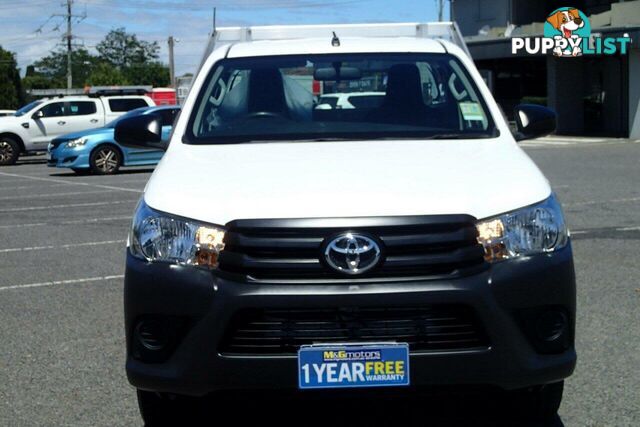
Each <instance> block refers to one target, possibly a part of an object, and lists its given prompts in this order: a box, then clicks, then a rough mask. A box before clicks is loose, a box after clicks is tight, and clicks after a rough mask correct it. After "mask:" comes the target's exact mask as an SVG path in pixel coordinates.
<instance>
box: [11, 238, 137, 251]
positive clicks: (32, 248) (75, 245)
mask: <svg viewBox="0 0 640 427" xmlns="http://www.w3.org/2000/svg"><path fill="white" fill-rule="evenodd" d="M125 242H126V240H105V241H102V242H85V243H68V244H66V245H58V246H55V245H51V246H30V247H26V248H8V249H0V254H6V253H9V252H26V251H44V250H50V249H69V248H80V247H83V246H102V245H113V244H116V243H125Z"/></svg>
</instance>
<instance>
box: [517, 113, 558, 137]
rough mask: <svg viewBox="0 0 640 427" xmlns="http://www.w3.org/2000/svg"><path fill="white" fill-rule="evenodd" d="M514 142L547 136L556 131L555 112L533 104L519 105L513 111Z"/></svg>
mask: <svg viewBox="0 0 640 427" xmlns="http://www.w3.org/2000/svg"><path fill="white" fill-rule="evenodd" d="M514 112H515V118H516V128H517V131H516V133H515V135H514V137H515V138H516V141H522V140H525V139H532V138H538V137H540V136H545V135H549V134H550V133H552V132H553V131H555V130H556V113H555V111H553V110H551V109H549V108H547V107H543V106H541V105H535V104H520V105H518V106H516V108H515V110H514Z"/></svg>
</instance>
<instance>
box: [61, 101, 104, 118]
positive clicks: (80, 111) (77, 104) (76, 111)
mask: <svg viewBox="0 0 640 427" xmlns="http://www.w3.org/2000/svg"><path fill="white" fill-rule="evenodd" d="M65 104H66V105H65V109H66V110H67V115H68V116H88V115H91V114H95V113H96V111H98V110H97V109H96V103H95V102H93V101H74V102H68V103H65Z"/></svg>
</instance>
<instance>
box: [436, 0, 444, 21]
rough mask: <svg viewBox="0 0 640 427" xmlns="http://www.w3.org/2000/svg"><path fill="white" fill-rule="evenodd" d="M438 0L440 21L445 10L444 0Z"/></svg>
mask: <svg viewBox="0 0 640 427" xmlns="http://www.w3.org/2000/svg"><path fill="white" fill-rule="evenodd" d="M437 2H438V22H442V14H443V11H444V0H437Z"/></svg>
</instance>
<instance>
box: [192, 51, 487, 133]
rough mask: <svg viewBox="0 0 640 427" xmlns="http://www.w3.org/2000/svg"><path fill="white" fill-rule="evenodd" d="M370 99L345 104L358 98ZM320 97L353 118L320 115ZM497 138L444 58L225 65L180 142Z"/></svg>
mask: <svg viewBox="0 0 640 427" xmlns="http://www.w3.org/2000/svg"><path fill="white" fill-rule="evenodd" d="M362 92H367V93H369V94H370V93H375V95H377V96H379V98H378V99H375V98H376V96H375V95H374V97H373V99H372V98H371V97H370V98H369V99H367V98H364V99H363V101H365V100H366V102H358V101H355V102H353V101H351V100H352V99H353V100H355V99H356V98H357V94H358V93H362ZM328 94H338V95H344V96H346V97H347V98H348V99H349V100H350V102H351V104H352V105H353V108H348V109H347V108H342V109H340V108H328V107H329V106H328V105H323V104H321V103H323V102H324V103H326V100H327V98H329V97H327V96H326V95H328ZM496 135H497V131H496V128H495V126H494V123H493V121H492V119H491V116H490V114H489V112H488V109H487V107H486V104H485V102H484V100H483V99H482V97H481V95H480V93H479V91H478V89H477V87H476V86H475V84H474V82H473V80H472V79H471V78H470V76H469V75H468V73H467V71H466V70H465V68H464V66H463V65H462V64H461V63H460V61H459V60H458V59H456V58H455V57H454V56H452V55H449V54H376V53H372V54H339V55H301V56H275V57H274V56H271V57H252V58H238V59H226V60H223V61H221V62H219V63H218V64H217V65H216V66H215V67H213V69H212V70H211V72H210V74H209V75H208V77H207V79H206V81H205V83H204V85H203V87H202V89H201V90H200V93H199V95H198V98H197V100H196V104H195V108H194V110H193V114H192V116H191V118H190V122H189V125H188V127H187V132H186V135H185V142H186V143H192V144H213V143H237V142H252V141H254V142H255V141H265V140H277V141H295V140H327V139H329V140H331V139H397V138H414V139H415V138H417V139H420V138H442V139H445V138H446V139H450V138H451V139H455V138H488V137H494V136H496Z"/></svg>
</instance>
